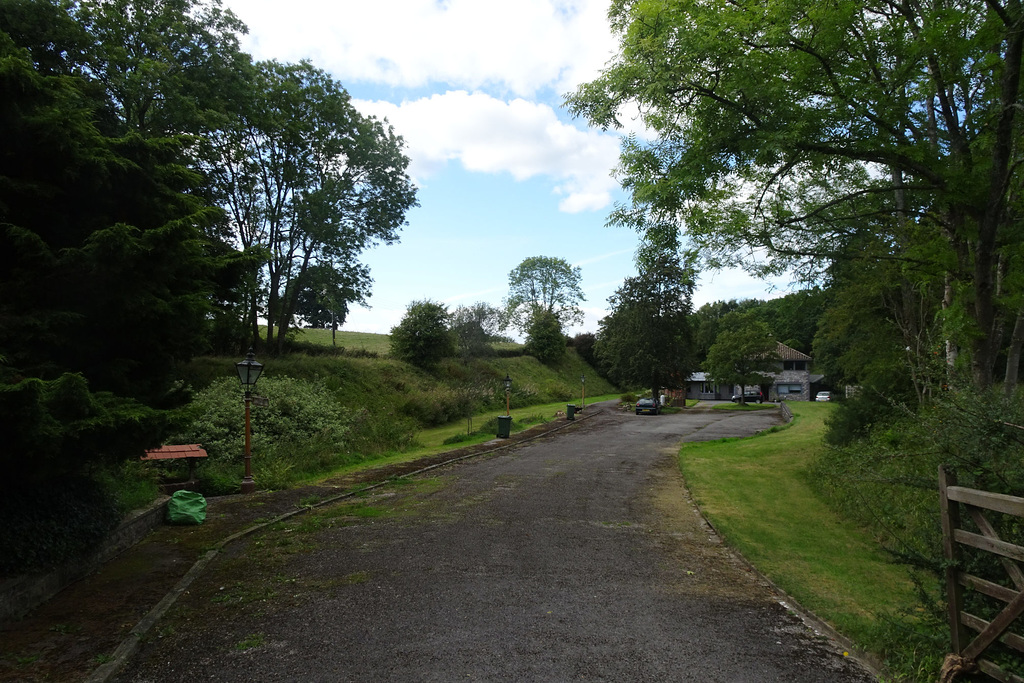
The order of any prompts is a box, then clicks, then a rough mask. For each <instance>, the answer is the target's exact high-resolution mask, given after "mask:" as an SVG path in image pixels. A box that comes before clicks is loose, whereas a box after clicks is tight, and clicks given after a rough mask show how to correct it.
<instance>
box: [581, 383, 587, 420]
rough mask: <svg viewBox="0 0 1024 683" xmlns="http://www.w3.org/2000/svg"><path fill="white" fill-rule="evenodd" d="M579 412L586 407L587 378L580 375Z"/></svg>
mask: <svg viewBox="0 0 1024 683" xmlns="http://www.w3.org/2000/svg"><path fill="white" fill-rule="evenodd" d="M580 404H581V405H580V412H581V413H582V412H583V409H584V408H586V407H587V376H586V375H580Z"/></svg>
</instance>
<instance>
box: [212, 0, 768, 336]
mask: <svg viewBox="0 0 1024 683" xmlns="http://www.w3.org/2000/svg"><path fill="white" fill-rule="evenodd" d="M224 5H225V6H226V7H228V8H230V9H231V10H232V11H233V12H234V13H235V14H236V15H237V16H238V17H239V18H240V19H241V20H242V21H243V22H244V23H245V24H246V25H247V26H248V27H249V34H248V35H247V36H244V37H243V41H242V46H243V49H245V50H246V51H247V52H249V53H250V54H252V55H253V57H254V58H255V59H257V60H263V59H277V60H280V61H285V62H297V61H299V60H301V59H309V60H310V61H311V62H312V63H313V64H314V65H315V66H317V67H319V68H321V69H324V70H325V71H327V72H328V73H330V74H331V75H332V76H333V77H334V78H335V79H336V80H338V81H339V82H340V83H341V84H342V85H343V86H344V87H345V89H346V90H347V91H348V92H349V94H350V95H351V96H352V99H353V102H354V104H355V106H356V108H357V109H358V110H359V111H360V112H361V113H363V114H365V115H373V116H377V117H378V118H386V119H387V120H388V121H389V122H390V123H391V124H392V125H393V126H394V128H395V131H396V132H397V133H398V134H399V135H401V136H402V137H403V138H404V139H405V141H406V144H407V149H406V153H407V155H408V156H409V158H410V165H409V173H410V175H411V176H412V178H413V180H414V182H415V184H416V186H417V188H418V192H417V199H418V201H419V206H418V207H417V208H414V209H412V210H411V211H410V212H409V213H408V214H407V216H406V218H407V221H408V225H407V226H406V227H405V228H403V230H402V234H401V242H400V243H399V244H396V245H392V246H379V247H376V248H374V249H372V250H370V251H367V252H365V253H364V254H363V258H362V261H363V263H365V264H367V265H368V266H369V267H370V271H371V275H372V277H373V279H374V285H373V294H372V296H371V297H370V298H369V300H368V303H369V308H363V307H358V306H357V307H354V308H353V309H352V310H351V311H350V312H349V316H348V319H347V321H346V323H345V325H344V327H343V329H345V330H351V331H355V332H377V333H383V334H386V333H388V332H389V331H390V330H391V328H392V327H394V326H395V325H397V324H398V323H399V322H400V320H401V318H402V315H403V314H404V313H405V310H406V307H407V306H408V305H409V304H410V303H411V302H413V301H419V300H423V299H430V300H432V301H437V302H441V303H443V304H445V305H447V306H448V309H449V310H450V311H453V310H455V309H456V308H457V307H458V306H460V305H470V304H473V303H476V302H478V301H483V302H487V303H489V304H491V305H492V306H500V305H501V302H502V299H503V298H504V297H505V296H506V295H507V294H508V275H509V272H510V271H511V270H512V269H514V268H515V267H516V266H518V265H519V264H520V263H521V262H522V261H523V259H526V258H529V257H531V256H548V257H557V258H562V259H565V260H566V261H568V262H569V263H570V264H572V265H573V266H579V267H580V269H581V274H582V282H581V285H582V289H583V293H584V296H585V297H586V300H585V301H581V302H580V304H579V305H580V308H581V309H582V310H583V312H584V322H583V324H582V325H580V326H577V327H574V328H570V329H568V330H566V332H567V333H568V334H570V335H574V334H577V333H579V332H597V329H598V321H599V320H600V319H601V318H603V317H604V316H605V315H606V314H607V309H608V305H607V300H608V297H609V296H610V295H611V294H612V293H613V292H614V291H615V289H616V288H617V287H618V286H619V285H620V284H621V283H622V281H623V280H624V279H625V278H627V277H632V276H634V275H636V268H635V266H634V263H633V255H634V252H635V250H636V247H637V245H638V237H637V235H636V233H634V232H632V231H630V230H628V229H625V228H615V227H607V226H606V225H605V224H606V221H607V218H608V215H609V214H610V213H611V211H612V209H613V208H614V205H615V203H616V202H624V201H626V200H627V199H628V198H627V196H626V195H625V194H624V193H623V192H622V190H621V189H620V188H619V185H618V183H617V181H616V180H615V178H614V177H613V175H612V171H613V169H614V167H615V165H616V163H617V161H618V155H619V145H620V140H621V136H622V135H623V134H625V132H628V131H621V132H614V131H613V132H604V131H601V130H599V129H595V128H590V127H588V126H587V124H586V122H585V121H583V120H578V119H573V118H572V117H571V116H570V115H569V113H568V112H567V111H566V110H565V109H563V108H562V106H561V104H562V101H563V99H564V96H565V94H566V93H569V92H571V91H573V90H575V89H576V87H577V86H578V85H579V84H581V83H585V82H587V81H589V80H592V79H594V78H595V77H596V76H597V75H598V74H599V72H600V70H601V68H602V67H603V66H605V65H606V64H607V63H608V61H609V60H610V59H611V58H612V57H613V56H614V54H615V50H616V45H617V43H616V40H615V37H614V36H613V35H612V33H611V31H610V29H609V27H608V22H607V9H608V0H517V1H516V2H514V3H512V2H507V1H501V2H499V1H498V0H377V1H376V2H373V3H368V2H365V0H358V1H357V0H289V2H287V3H281V2H280V0H225V1H224ZM625 123H626V125H627V126H629V125H632V124H633V122H632V121H631V120H630V119H629V117H627V118H626V121H625ZM637 125H638V124H637ZM634 132H636V133H638V134H640V135H643V134H644V131H643V130H642V129H639V128H637V129H635V131H634ZM786 285H787V283H786V282H783V281H777V282H774V283H765V282H761V281H757V280H753V279H751V278H750V277H747V276H746V275H744V274H743V273H741V272H739V271H721V272H717V273H710V272H709V273H704V274H702V276H701V279H700V281H699V282H698V288H697V291H696V293H695V295H694V307H695V308H696V307H699V306H701V305H702V304H704V303H707V302H710V301H716V300H723V299H746V298H762V299H763V298H770V297H773V296H778V295H780V294H782V293H784V292H783V291H782V290H783V289H785V287H786Z"/></svg>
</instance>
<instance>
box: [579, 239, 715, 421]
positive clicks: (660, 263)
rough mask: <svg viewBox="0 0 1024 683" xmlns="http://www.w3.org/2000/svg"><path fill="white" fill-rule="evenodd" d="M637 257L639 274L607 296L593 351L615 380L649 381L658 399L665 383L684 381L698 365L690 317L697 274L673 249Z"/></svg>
mask: <svg viewBox="0 0 1024 683" xmlns="http://www.w3.org/2000/svg"><path fill="white" fill-rule="evenodd" d="M638 262H639V263H640V264H642V267H643V270H641V272H640V274H639V275H638V276H636V277H632V278H626V280H625V281H624V282H623V284H622V286H621V287H619V289H617V290H616V291H615V294H613V295H612V296H611V297H610V298H609V299H608V303H609V305H610V306H611V312H610V313H609V314H608V316H607V317H605V318H604V319H602V320H601V322H600V329H599V331H598V334H597V343H596V345H595V351H596V353H597V356H598V357H599V358H600V359H601V361H602V364H603V365H604V366H606V367H608V368H609V370H608V372H609V376H610V377H611V378H612V379H613V380H614V381H615V382H617V383H620V384H633V385H636V384H640V385H641V386H647V387H649V388H650V390H651V396H652V397H653V398H654V400H655V401H657V400H658V398H659V394H660V392H661V390H662V389H663V388H667V387H683V386H685V383H686V380H687V379H688V378H689V376H690V374H691V373H692V372H693V371H694V370H696V369H697V367H698V366H697V363H696V360H695V355H694V348H693V341H692V334H691V329H690V320H689V316H690V313H691V311H692V309H693V307H692V302H691V299H692V296H693V279H694V278H693V271H692V269H691V268H690V267H688V265H686V264H684V263H683V262H682V260H681V259H680V257H679V256H678V254H677V253H675V252H674V251H664V250H658V251H655V252H653V253H652V254H650V255H648V256H647V257H644V258H641V259H639V260H638Z"/></svg>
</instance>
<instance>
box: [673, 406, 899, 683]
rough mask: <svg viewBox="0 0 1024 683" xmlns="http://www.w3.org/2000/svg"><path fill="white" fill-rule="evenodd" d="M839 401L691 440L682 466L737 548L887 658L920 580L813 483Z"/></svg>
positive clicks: (806, 602)
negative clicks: (754, 432) (754, 428)
mask: <svg viewBox="0 0 1024 683" xmlns="http://www.w3.org/2000/svg"><path fill="white" fill-rule="evenodd" d="M831 408H832V406H830V405H829V404H825V403H821V404H815V403H791V404H790V409H791V410H792V411H793V414H794V421H793V423H792V424H791V425H790V426H789V427H788V428H785V429H781V430H777V431H773V432H772V433H767V434H763V435H761V436H758V437H754V438H749V439H726V440H722V441H714V442H705V443H692V444H685V445H684V446H683V447H682V448H681V449H680V453H679V463H680V468H681V470H682V472H683V475H684V477H685V478H686V482H687V485H688V487H689V489H690V491H691V493H692V495H693V497H694V499H695V500H696V502H697V504H698V505H699V506H700V509H701V511H702V512H703V513H704V515H705V516H706V517H707V518H708V519H709V520H710V521H711V523H712V524H713V525H714V526H715V527H716V528H717V529H718V530H719V532H720V533H721V534H722V535H723V536H724V538H725V539H726V541H727V542H728V543H729V544H730V545H731V546H733V547H734V548H736V549H737V550H738V551H739V552H741V553H742V554H743V556H744V557H746V558H747V560H748V561H750V562H751V563H752V564H753V565H754V566H756V567H757V568H758V570H760V571H761V572H762V573H763V574H765V575H766V576H768V577H769V578H770V579H771V580H772V581H773V582H775V584H776V585H778V586H779V587H780V588H782V589H783V590H784V591H786V592H787V593H789V594H790V595H792V596H793V597H794V598H795V599H796V600H797V601H798V602H799V603H800V604H801V605H803V606H804V607H806V608H807V609H809V610H811V611H813V612H814V613H815V614H817V615H818V616H819V617H821V618H822V619H824V620H825V621H827V622H829V623H830V624H832V625H833V626H834V627H835V628H836V629H837V630H838V631H839V632H840V633H843V634H844V635H845V636H847V637H848V638H850V639H851V640H852V641H853V642H854V643H856V644H857V646H858V647H860V648H862V649H864V650H866V651H868V652H872V653H874V654H876V655H878V656H879V657H881V658H882V659H883V660H887V658H888V655H889V654H890V652H891V651H892V650H893V649H894V645H896V644H895V643H894V642H893V640H894V639H898V634H899V632H900V630H901V629H913V628H914V627H915V626H914V623H913V622H914V619H915V616H914V611H915V609H916V607H917V603H916V600H915V593H914V584H913V581H912V578H911V575H910V572H909V570H908V569H907V568H906V567H903V566H899V565H895V564H893V563H891V562H890V561H889V560H888V558H887V556H886V555H884V554H883V553H882V551H881V550H880V549H879V547H878V545H877V544H876V543H875V542H874V541H873V540H872V538H871V537H870V536H869V535H868V534H867V533H866V532H865V531H864V530H863V529H861V528H859V527H858V526H856V525H855V524H853V523H851V522H849V521H848V520H846V519H843V518H841V517H840V516H839V515H837V514H836V513H834V512H833V511H832V510H831V509H830V508H829V507H828V506H827V505H826V503H825V502H824V501H823V500H822V499H821V498H820V497H818V496H817V495H816V494H815V492H814V490H813V488H812V486H811V483H810V481H809V478H808V475H807V472H808V469H809V466H810V464H811V463H812V461H813V460H814V458H816V457H818V455H819V454H820V452H821V449H822V445H821V433H822V430H823V427H824V419H825V417H826V415H827V414H828V412H829V411H830V409H831ZM886 663H887V665H888V664H889V663H890V662H889V661H887V662H886ZM896 675H897V676H898V678H899V679H901V680H914V679H915V676H914V675H913V674H908V673H906V672H903V673H897V674H896Z"/></svg>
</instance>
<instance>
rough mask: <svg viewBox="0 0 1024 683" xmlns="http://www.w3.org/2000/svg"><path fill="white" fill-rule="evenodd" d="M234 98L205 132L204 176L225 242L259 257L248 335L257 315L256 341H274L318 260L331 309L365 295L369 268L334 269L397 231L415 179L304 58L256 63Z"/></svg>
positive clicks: (399, 152) (390, 141)
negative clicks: (212, 154)
mask: <svg viewBox="0 0 1024 683" xmlns="http://www.w3.org/2000/svg"><path fill="white" fill-rule="evenodd" d="M240 107H241V112H240V117H239V119H238V120H237V121H236V124H235V125H234V127H232V128H229V129H226V130H224V131H221V132H220V133H218V134H217V136H216V138H215V139H214V140H213V144H214V145H215V146H216V148H217V150H218V154H219V170H218V172H217V176H216V179H215V180H216V182H217V184H218V187H219V188H220V189H221V193H222V197H223V200H224V204H225V206H226V207H227V210H228V214H229V224H230V227H231V229H232V231H233V236H234V240H235V242H236V244H237V245H238V246H239V247H240V248H241V249H243V250H245V251H248V252H250V253H255V254H258V255H260V257H261V259H262V260H261V265H260V267H259V269H257V270H255V271H253V272H251V273H250V276H249V282H248V287H249V290H248V301H247V306H248V311H247V323H248V325H249V326H250V327H251V329H252V332H253V337H254V338H256V337H258V325H259V319H260V318H263V319H264V320H265V321H266V324H267V335H266V342H267V344H268V345H269V346H273V347H275V348H277V349H278V350H280V348H281V345H282V344H283V341H284V339H285V336H286V334H287V331H288V328H289V326H290V325H291V324H292V322H293V319H294V317H295V315H296V314H297V312H298V308H299V301H300V299H301V298H302V296H303V293H304V292H307V291H308V290H310V289H311V288H312V289H314V290H315V291H316V290H318V287H319V286H320V285H322V284H323V280H324V278H323V277H322V275H323V269H331V270H334V271H335V272H336V273H338V274H339V276H338V278H335V279H338V280H343V281H345V283H346V285H347V287H341V288H338V287H334V288H333V295H334V300H335V302H336V303H335V306H336V307H337V306H339V305H340V304H341V303H345V304H348V303H351V302H355V301H359V300H361V299H362V298H363V297H364V296H365V295H366V294H367V293H368V291H369V287H370V284H371V283H372V280H370V278H369V277H368V276H367V277H359V278H351V277H344V276H343V274H344V272H345V271H346V270H349V271H355V270H357V269H358V263H359V262H358V258H359V256H360V255H361V253H362V252H363V251H364V250H365V249H368V248H370V247H372V246H374V245H377V244H381V243H383V244H392V243H394V242H396V241H397V240H398V238H399V230H400V229H401V228H402V226H404V225H405V214H406V212H407V211H408V210H409V209H410V208H412V207H413V206H416V189H415V187H414V186H413V184H412V181H411V180H410V178H409V176H408V174H407V173H406V168H407V167H408V164H409V159H408V157H406V156H405V154H404V153H403V149H404V142H403V140H402V138H401V137H399V136H398V135H396V134H395V132H394V130H393V128H392V127H391V126H390V125H387V124H386V123H384V122H381V121H379V120H377V119H375V118H373V117H365V116H362V115H361V114H359V112H357V111H356V110H355V108H354V107H353V106H352V103H351V98H350V97H349V95H348V93H347V92H346V91H345V89H344V88H343V87H342V86H341V84H339V83H338V82H337V81H335V80H334V79H332V78H331V77H330V76H329V75H328V74H327V73H325V72H324V71H322V70H320V69H317V68H316V67H314V66H313V65H311V64H310V63H308V62H302V63H299V64H282V63H278V62H273V61H271V62H264V63H260V64H258V65H257V74H256V77H255V80H254V82H253V85H252V91H251V93H250V95H249V97H248V98H247V99H246V101H245V102H243V103H241V104H240ZM358 272H363V271H358ZM317 273H319V276H317V277H314V275H317Z"/></svg>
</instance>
